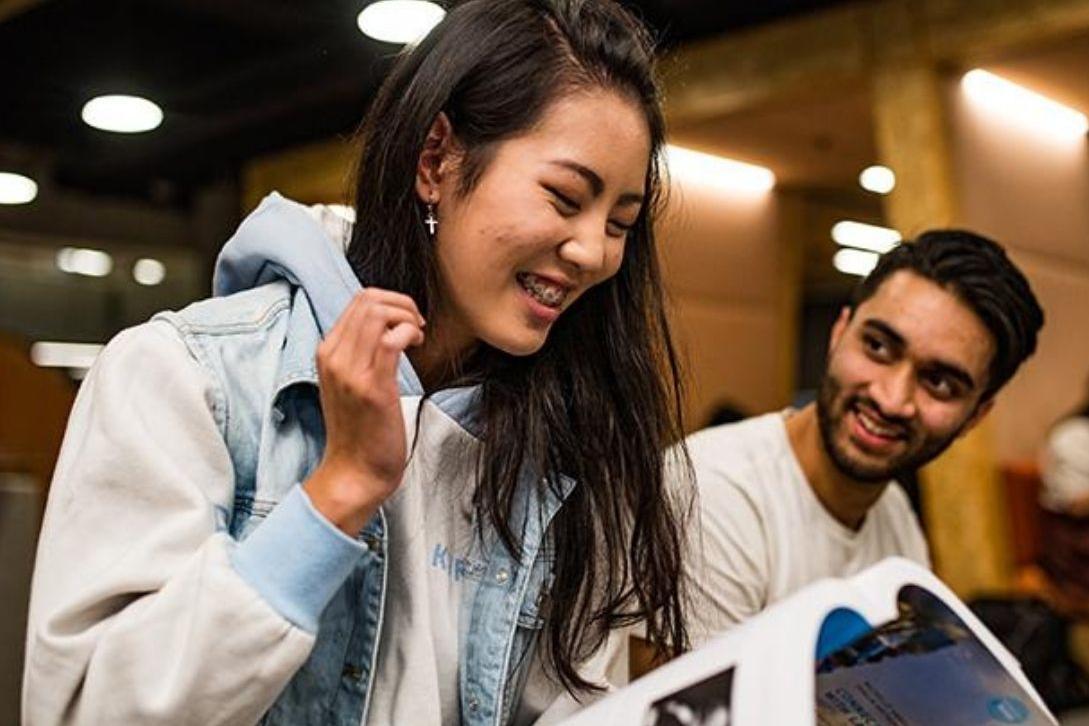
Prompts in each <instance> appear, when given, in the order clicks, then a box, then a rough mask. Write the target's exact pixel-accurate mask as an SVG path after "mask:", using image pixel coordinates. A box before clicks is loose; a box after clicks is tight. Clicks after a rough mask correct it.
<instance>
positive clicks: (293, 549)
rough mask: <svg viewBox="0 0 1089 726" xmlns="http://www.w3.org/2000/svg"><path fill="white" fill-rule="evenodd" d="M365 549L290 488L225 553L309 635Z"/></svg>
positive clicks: (250, 582) (288, 617)
mask: <svg viewBox="0 0 1089 726" xmlns="http://www.w3.org/2000/svg"><path fill="white" fill-rule="evenodd" d="M365 551H366V547H365V546H364V545H363V544H362V543H360V542H357V541H355V540H354V539H352V538H351V537H349V536H347V535H346V534H344V533H343V532H341V531H340V530H339V529H337V528H336V527H335V526H333V524H332V523H331V522H329V520H327V519H326V518H325V517H324V516H322V515H321V513H320V512H318V511H317V510H316V509H314V505H313V504H311V502H310V498H309V497H308V496H306V493H305V492H304V491H303V489H302V487H301V486H295V487H294V488H292V490H291V491H290V492H289V493H288V495H287V496H286V497H284V499H283V501H281V502H280V503H279V504H278V505H277V506H276V508H275V509H273V510H272V512H271V513H270V514H269V515H268V517H267V518H266V519H265V521H264V522H262V523H261V524H260V526H258V527H257V529H255V530H254V531H253V532H252V533H251V534H250V536H249V537H247V538H246V539H245V540H244V541H242V542H241V543H239V544H238V546H237V547H235V548H234V549H233V550H232V552H231V564H233V565H234V569H235V570H236V571H237V572H238V574H239V575H240V576H241V577H242V579H243V580H245V581H246V582H247V583H248V584H249V585H250V586H251V587H253V589H255V590H257V592H258V593H260V594H261V596H262V597H264V598H265V600H267V601H268V603H269V604H270V605H272V607H273V608H275V609H276V611H277V612H279V613H280V614H281V615H283V616H284V617H285V618H287V619H288V620H289V621H291V622H292V623H293V624H294V625H296V626H298V627H299V628H302V629H303V630H306V631H308V632H311V633H316V632H317V630H318V620H319V619H320V618H321V614H322V612H323V611H324V610H325V606H326V605H328V604H329V601H330V600H332V599H333V595H335V594H336V592H337V590H339V589H340V587H341V585H343V584H344V581H345V580H347V579H348V576H349V575H350V574H351V573H352V570H353V569H354V568H355V566H356V564H357V563H358V562H359V558H360V556H361V555H362V554H363V553H364V552H365Z"/></svg>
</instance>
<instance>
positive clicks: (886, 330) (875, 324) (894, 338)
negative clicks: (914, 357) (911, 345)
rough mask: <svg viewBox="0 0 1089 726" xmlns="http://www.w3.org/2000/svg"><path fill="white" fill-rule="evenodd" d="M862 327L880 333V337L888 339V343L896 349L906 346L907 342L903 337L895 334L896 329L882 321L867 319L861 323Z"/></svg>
mask: <svg viewBox="0 0 1089 726" xmlns="http://www.w3.org/2000/svg"><path fill="white" fill-rule="evenodd" d="M862 327H864V328H870V329H871V330H874V331H876V332H878V333H880V334H881V335H883V336H885V337H886V338H888V340H889V342H890V343H892V344H893V345H894V346H896V347H897V348H903V347H904V346H905V345H907V341H906V340H904V336H902V335H900V333H899V332H897V330H896V328H894V327H892V326H891V325H889V324H888V323H886V322H885V321H884V320H879V319H877V318H869V319H867V320H866V321H865V322H864V323H862Z"/></svg>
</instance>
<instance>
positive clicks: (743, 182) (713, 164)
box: [666, 144, 775, 192]
mask: <svg viewBox="0 0 1089 726" xmlns="http://www.w3.org/2000/svg"><path fill="white" fill-rule="evenodd" d="M666 158H667V161H668V164H669V170H670V173H671V174H672V175H673V176H674V177H676V178H677V179H680V180H682V181H686V182H694V183H700V184H706V185H708V186H717V187H722V188H724V189H729V190H734V191H749V192H767V191H770V190H771V189H772V188H774V186H775V174H774V173H772V171H771V169H766V168H764V167H762V166H757V165H756V164H746V163H745V162H743V161H735V160H733V159H727V158H725V157H723V156H714V155H712V154H704V153H703V152H700V151H692V150H691V149H685V148H683V147H680V146H673V145H672V144H670V145H669V146H667V147H666Z"/></svg>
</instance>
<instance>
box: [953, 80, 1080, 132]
mask: <svg viewBox="0 0 1089 726" xmlns="http://www.w3.org/2000/svg"><path fill="white" fill-rule="evenodd" d="M961 88H963V89H964V93H965V94H966V95H967V96H968V98H970V99H971V100H972V101H974V102H976V103H978V104H979V105H981V106H983V107H985V108H987V109H989V110H991V111H994V112H996V113H1000V114H1001V115H1002V118H1003V119H1009V120H1011V121H1014V122H1016V123H1018V124H1019V125H1022V126H1025V127H1027V128H1031V129H1034V130H1036V131H1039V132H1042V133H1046V134H1062V135H1065V136H1071V137H1077V136H1084V135H1085V133H1086V131H1089V118H1087V117H1086V116H1085V114H1083V113H1081V112H1080V111H1075V110H1074V109H1072V108H1070V107H1068V106H1064V105H1062V104H1061V103H1058V102H1056V101H1053V100H1051V99H1050V98H1048V97H1047V96H1042V95H1040V94H1039V93H1036V92H1035V91H1030V90H1029V89H1027V88H1025V87H1023V86H1019V85H1017V84H1016V83H1014V82H1012V81H1008V80H1006V79H1005V78H1002V77H1001V76H996V75H995V74H994V73H990V72H989V71H985V70H982V69H980V68H976V69H974V70H971V71H968V72H967V73H965V74H964V77H963V78H962V79H961Z"/></svg>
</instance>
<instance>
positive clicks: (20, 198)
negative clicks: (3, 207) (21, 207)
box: [0, 171, 38, 204]
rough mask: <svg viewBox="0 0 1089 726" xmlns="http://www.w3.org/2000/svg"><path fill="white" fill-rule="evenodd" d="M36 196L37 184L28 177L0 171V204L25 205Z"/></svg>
mask: <svg viewBox="0 0 1089 726" xmlns="http://www.w3.org/2000/svg"><path fill="white" fill-rule="evenodd" d="M37 196H38V184H37V182H35V181H34V180H33V179H31V178H30V177H28V176H23V175H22V174H13V173H11V172H7V171H0V204H27V203H28V202H33V201H34V198H35V197H37Z"/></svg>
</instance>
